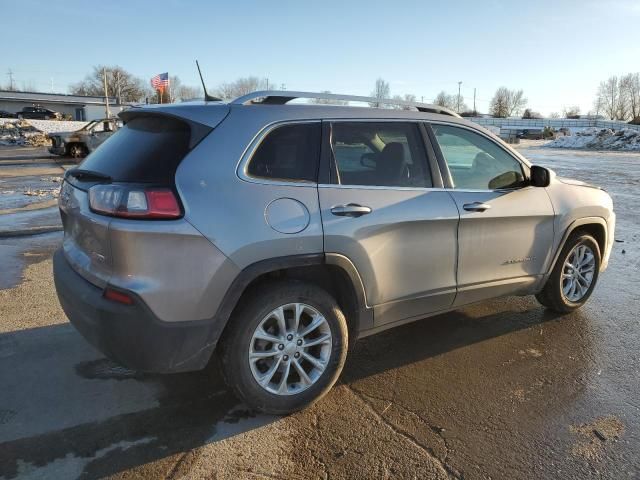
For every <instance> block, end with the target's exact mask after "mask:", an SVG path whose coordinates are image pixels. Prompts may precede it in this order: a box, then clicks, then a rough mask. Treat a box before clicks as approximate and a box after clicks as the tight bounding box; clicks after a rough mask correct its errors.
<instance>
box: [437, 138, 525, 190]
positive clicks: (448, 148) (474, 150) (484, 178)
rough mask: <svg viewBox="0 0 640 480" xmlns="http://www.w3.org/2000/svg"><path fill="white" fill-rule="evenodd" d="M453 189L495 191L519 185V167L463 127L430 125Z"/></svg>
mask: <svg viewBox="0 0 640 480" xmlns="http://www.w3.org/2000/svg"><path fill="white" fill-rule="evenodd" d="M432 127H433V131H434V133H435V134H436V139H437V140H438V145H439V146H440V150H441V151H442V155H443V156H444V158H445V160H446V161H447V165H449V171H450V172H451V177H452V178H453V183H454V187H455V188H467V189H480V190H495V189H498V188H512V187H517V186H520V185H522V182H523V180H524V176H523V174H522V166H521V165H520V162H518V161H517V160H516V159H515V158H513V157H512V156H511V155H509V154H508V153H507V152H506V151H505V150H504V149H502V148H501V147H500V146H499V145H498V144H496V143H495V142H493V141H492V140H489V139H488V138H487V137H485V136H483V135H480V134H478V133H475V132H472V131H470V130H467V129H465V128H458V127H451V126H449V125H432Z"/></svg>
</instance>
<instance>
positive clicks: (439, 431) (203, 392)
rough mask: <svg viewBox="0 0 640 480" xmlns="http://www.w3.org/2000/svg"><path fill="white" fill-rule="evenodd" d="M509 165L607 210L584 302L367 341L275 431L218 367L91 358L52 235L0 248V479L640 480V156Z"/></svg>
mask: <svg viewBox="0 0 640 480" xmlns="http://www.w3.org/2000/svg"><path fill="white" fill-rule="evenodd" d="M521 151H522V152H523V153H524V154H525V155H526V156H527V157H529V158H530V159H532V160H533V161H534V163H540V164H543V165H546V166H549V167H551V168H553V169H555V170H556V171H557V172H558V173H559V174H561V175H565V176H570V177H574V178H579V179H581V180H585V181H588V182H592V183H595V184H598V185H601V186H603V187H604V188H606V189H607V190H608V191H609V192H610V193H611V195H612V196H613V198H614V202H615V208H616V212H617V215H618V224H617V232H616V234H617V239H618V240H620V242H617V243H616V244H615V245H614V251H613V254H612V258H611V262H610V267H609V269H608V270H607V271H606V272H605V273H604V274H603V275H602V276H601V278H600V284H599V286H598V288H597V289H596V290H595V293H594V295H593V296H592V298H591V299H590V301H589V303H588V304H587V305H586V306H585V307H584V308H582V309H581V310H579V311H577V312H574V313H572V314H570V315H564V316H561V315H557V314H552V313H549V312H546V311H545V310H544V309H543V308H542V307H541V306H540V305H538V304H537V303H536V301H535V299H533V298H531V297H510V298H504V299H498V300H493V301H490V302H485V303H482V304H478V305H475V306H473V307H469V308H466V309H462V310H459V311H456V312H453V313H450V314H446V315H441V316H437V317H433V318H429V319H426V320H423V321H420V322H416V323H413V324H410V325H406V326H403V327H398V328H396V329H393V330H390V331H388V332H384V333H381V334H379V335H376V336H373V337H368V338H366V339H363V340H362V341H360V342H358V344H357V345H356V347H355V348H354V350H353V351H351V352H350V354H349V358H348V360H347V365H346V367H345V371H344V373H343V375H342V377H341V379H340V382H339V384H338V385H336V387H335V388H334V389H333V390H332V391H331V392H330V393H329V394H328V395H327V396H326V397H325V398H324V399H323V400H321V401H320V402H319V403H317V404H316V405H315V406H313V407H312V408H310V409H308V410H306V411H304V412H300V413H297V414H295V415H290V416H287V417H272V416H264V415H255V414H253V413H252V412H249V411H247V410H246V409H245V408H244V407H243V406H242V405H239V404H238V403H237V401H236V400H235V399H234V398H233V396H232V395H230V393H229V392H228V391H227V389H226V388H225V386H224V384H223V382H222V380H221V378H220V375H219V373H218V371H217V367H216V365H215V363H214V364H212V365H211V367H210V368H209V369H208V370H207V371H203V372H196V373H190V374H180V375H166V376H154V375H141V374H139V373H137V372H133V371H130V370H127V369H125V368H123V367H120V366H118V365H116V364H113V363H112V362H110V361H108V360H106V359H104V358H103V356H102V355H101V354H100V353H99V352H97V351H96V350H94V349H93V348H92V347H91V346H89V345H88V344H87V343H86V342H85V341H84V340H83V339H82V338H81V337H80V335H79V334H78V333H76V331H75V330H74V329H73V328H72V327H71V326H70V325H69V324H68V323H67V321H66V319H65V317H64V314H63V313H62V311H61V310H60V307H59V306H58V304H57V302H56V299H55V292H54V289H53V284H52V280H51V277H50V269H51V261H50V255H51V251H52V250H53V249H54V248H55V246H56V245H57V244H58V242H59V241H60V238H61V237H60V235H61V234H60V233H59V232H58V233H50V234H47V235H36V236H25V237H19V238H0V262H1V263H0V264H1V265H3V268H2V270H1V271H0V319H1V320H0V385H1V386H2V388H1V389H0V479H14V478H100V477H113V478H142V477H144V478H229V479H238V478H254V479H266V478H286V479H288V478H291V479H313V478H332V479H333V478H363V479H365V478H367V479H368V478H418V479H423V478H443V479H444V478H458V479H462V478H464V479H489V478H492V479H502V478H508V479H525V478H526V479H528V478H545V479H564V478H567V479H569V478H594V479H595V478H606V479H627V478H640V348H639V347H640V327H639V326H638V320H639V317H640V316H639V313H638V309H639V308H638V307H639V304H640V302H639V300H640V293H638V292H639V287H640V268H639V267H640V265H639V264H640V255H639V243H640V215H638V213H637V211H636V208H635V206H636V205H637V204H638V201H639V200H640V189H639V188H638V187H639V185H640V155H639V154H619V153H597V152H576V151H564V150H563V151H557V150H548V149H543V148H537V147H529V148H522V149H521ZM33 161H37V159H34V160H33ZM45 163H46V161H45ZM11 168H13V167H11ZM47 168H48V167H47ZM2 169H3V167H2V155H1V154H0V171H2ZM32 178H33V177H32ZM38 178H39V177H38ZM3 179H4V178H0V180H3ZM16 185H18V184H13V186H12V188H14V187H15V186H16ZM2 188H3V184H2V183H0V191H1V190H2ZM2 198H3V197H2V196H1V195H0V210H2V209H5V208H7V207H6V206H5V205H4V204H2ZM36 211H37V210H36ZM41 213H44V212H41ZM0 220H2V217H0ZM36 224H37V222H36ZM5 265H6V266H8V268H5Z"/></svg>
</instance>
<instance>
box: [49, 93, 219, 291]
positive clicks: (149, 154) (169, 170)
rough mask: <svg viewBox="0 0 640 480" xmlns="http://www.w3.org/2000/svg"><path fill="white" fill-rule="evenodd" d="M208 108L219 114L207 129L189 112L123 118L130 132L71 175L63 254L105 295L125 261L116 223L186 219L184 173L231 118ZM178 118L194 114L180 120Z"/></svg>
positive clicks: (64, 193) (63, 207) (157, 111)
mask: <svg viewBox="0 0 640 480" xmlns="http://www.w3.org/2000/svg"><path fill="white" fill-rule="evenodd" d="M203 108H207V109H209V108H210V109H211V110H212V111H211V115H210V116H209V118H207V119H206V123H207V124H203V123H200V121H202V114H201V112H198V117H197V118H198V120H200V121H193V120H191V119H190V118H189V115H188V113H189V109H185V108H184V107H182V108H171V107H163V108H150V109H146V108H143V109H131V110H128V111H126V112H123V113H122V114H121V115H120V116H121V117H122V118H123V120H124V121H125V122H126V123H125V126H124V127H123V128H121V129H120V130H118V132H116V133H115V134H114V135H112V136H111V137H110V138H109V139H108V140H106V141H105V142H104V143H103V144H102V145H100V146H99V147H98V148H97V149H96V150H95V151H94V152H93V153H91V154H90V155H89V156H88V157H87V158H86V159H85V160H84V161H83V162H82V163H81V164H80V165H79V166H78V167H77V168H75V169H71V170H68V171H67V172H66V174H65V179H64V182H63V185H62V189H61V192H60V198H59V206H60V215H61V217H62V223H63V226H64V240H63V250H64V254H65V257H66V259H67V260H68V261H69V263H70V264H71V266H72V267H73V269H74V270H75V271H76V272H78V273H79V274H80V275H82V276H83V277H84V278H85V279H87V280H88V281H90V282H91V283H93V284H95V285H97V286H100V287H103V286H105V285H106V283H108V282H109V279H110V277H111V275H112V272H113V258H114V255H117V252H113V251H112V246H111V242H110V239H109V228H110V224H111V222H112V220H113V219H120V218H126V219H129V220H128V221H130V222H154V221H158V220H161V221H167V220H170V219H174V218H175V219H177V218H180V217H181V216H182V208H181V203H180V199H179V196H178V193H177V191H176V189H175V173H176V170H177V168H178V166H179V165H180V163H181V161H182V160H183V159H184V158H185V157H186V156H187V155H188V153H189V152H190V151H191V150H192V149H193V148H194V147H195V146H196V145H197V144H198V143H199V142H200V141H201V140H202V139H203V138H204V137H205V136H206V135H208V134H209V133H210V132H211V130H213V128H214V127H215V125H217V124H218V123H219V122H220V121H222V119H224V117H225V116H226V114H227V112H228V107H226V106H223V105H220V106H215V107H200V110H202V109H203ZM176 110H178V111H179V112H180V113H185V112H186V113H187V114H185V115H181V116H178V115H176V114H174V111H176ZM172 202H173V203H172ZM167 205H168V206H167ZM111 207H113V208H111ZM143 207H146V210H145V208H143ZM163 209H164V210H163Z"/></svg>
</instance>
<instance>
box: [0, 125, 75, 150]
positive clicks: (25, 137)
mask: <svg viewBox="0 0 640 480" xmlns="http://www.w3.org/2000/svg"><path fill="white" fill-rule="evenodd" d="M86 124H87V122H70V121H64V120H16V119H15V118H0V145H18V146H21V145H23V146H37V145H48V144H49V140H48V139H47V138H46V134H47V133H51V132H70V131H74V130H78V129H79V128H82V127H84V126H85V125H86Z"/></svg>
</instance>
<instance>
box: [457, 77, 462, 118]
mask: <svg viewBox="0 0 640 480" xmlns="http://www.w3.org/2000/svg"><path fill="white" fill-rule="evenodd" d="M461 85H462V82H458V109H457V112H458V113H460V86H461Z"/></svg>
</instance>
